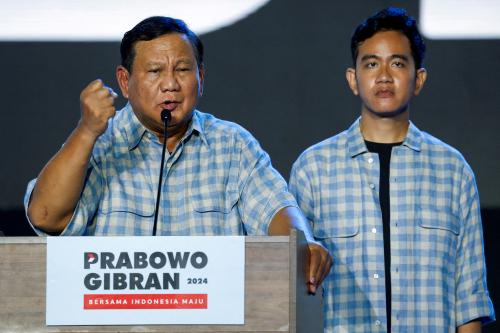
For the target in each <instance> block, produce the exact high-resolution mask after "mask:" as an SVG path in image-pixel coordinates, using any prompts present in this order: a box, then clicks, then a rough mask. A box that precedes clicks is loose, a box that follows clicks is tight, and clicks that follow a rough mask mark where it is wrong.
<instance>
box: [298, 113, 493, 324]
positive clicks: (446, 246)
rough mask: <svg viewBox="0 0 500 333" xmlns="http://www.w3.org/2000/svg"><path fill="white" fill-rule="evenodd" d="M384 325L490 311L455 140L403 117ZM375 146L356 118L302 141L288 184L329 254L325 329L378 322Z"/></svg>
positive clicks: (381, 304)
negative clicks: (308, 143)
mask: <svg viewBox="0 0 500 333" xmlns="http://www.w3.org/2000/svg"><path fill="white" fill-rule="evenodd" d="M390 167H391V168H390V179H389V183H390V198H391V200H390V204H391V207H390V214H391V216H390V242H391V243H390V248H391V267H390V272H391V286H392V317H391V321H392V332H427V333H430V332H439V333H442V332H450V333H452V332H453V333H455V327H456V326H459V325H462V324H464V323H466V322H468V321H470V320H473V319H477V318H479V317H484V318H483V320H484V321H491V320H494V310H493V306H492V303H491V300H490V298H489V295H488V290H487V286H486V270H485V262H484V253H483V238H482V227H481V217H480V208H479V198H478V192H477V188H476V184H475V180H474V175H473V173H472V171H471V169H470V167H469V165H468V164H467V163H466V162H465V160H464V158H463V157H462V156H461V155H460V153H459V152H457V151H456V150H455V149H453V148H451V147H449V146H448V145H446V144H444V143H443V142H441V141H439V140H437V139H436V138H434V137H432V136H430V135H429V134H427V133H424V132H421V131H419V130H418V129H417V128H416V127H415V126H414V125H413V124H410V126H409V130H408V135H407V137H406V139H405V141H404V143H403V145H401V146H396V147H394V148H393V151H392V157H391V165H390ZM379 173H380V170H379V163H378V154H377V153H370V152H368V151H367V148H366V146H365V143H364V140H363V136H362V135H361V132H360V129H359V119H358V120H357V121H356V122H355V123H354V124H353V125H352V126H351V127H350V128H349V129H348V130H347V131H345V132H343V133H340V134H339V135H337V136H334V137H332V138H329V139H327V140H325V141H323V142H320V143H318V144H316V145H314V146H313V147H311V148H309V149H307V150H306V151H305V152H304V153H303V154H302V155H301V156H300V157H299V158H298V160H297V161H296V162H295V164H294V166H293V169H292V174H291V180H290V191H291V192H292V193H293V194H294V195H295V196H296V199H297V201H298V203H299V206H300V208H301V209H302V210H303V211H304V214H305V215H306V217H307V219H308V220H309V221H310V223H311V225H312V227H313V232H314V236H315V237H316V239H317V240H319V241H321V242H322V243H323V244H324V245H325V246H326V247H327V248H328V249H329V251H330V253H331V254H332V256H333V259H334V263H333V267H332V270H331V273H330V275H329V276H328V278H327V279H326V281H325V283H324V296H325V300H324V313H325V332H350V333H351V332H363V333H364V332H384V331H386V330H387V316H386V310H385V309H386V298H385V281H384V279H385V276H384V274H385V273H384V240H383V234H382V215H381V211H380V204H379V197H378V196H379V191H378V184H379V176H380V175H379Z"/></svg>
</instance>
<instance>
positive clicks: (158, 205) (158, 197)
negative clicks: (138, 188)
mask: <svg viewBox="0 0 500 333" xmlns="http://www.w3.org/2000/svg"><path fill="white" fill-rule="evenodd" d="M167 122H168V119H164V120H163V124H164V126H163V149H162V151H161V165H160V176H159V180H158V193H157V195H156V208H155V219H154V224H153V236H156V226H157V225H158V211H159V207H160V196H161V183H162V179H163V167H164V165H165V152H166V150H167Z"/></svg>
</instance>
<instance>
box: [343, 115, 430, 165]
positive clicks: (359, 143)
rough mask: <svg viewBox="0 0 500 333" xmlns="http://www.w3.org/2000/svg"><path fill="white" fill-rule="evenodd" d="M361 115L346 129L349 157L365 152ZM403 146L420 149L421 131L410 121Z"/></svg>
mask: <svg viewBox="0 0 500 333" xmlns="http://www.w3.org/2000/svg"><path fill="white" fill-rule="evenodd" d="M360 122H361V117H359V118H358V119H356V121H355V122H354V123H353V124H352V125H351V126H350V127H349V128H348V129H347V148H348V150H349V153H350V155H351V157H355V156H357V155H359V154H362V153H366V152H367V151H368V149H367V148H366V144H365V139H364V138H363V134H362V133H361V127H360ZM403 146H406V147H408V148H410V149H413V150H415V151H420V150H421V146H422V132H421V131H420V130H419V129H418V128H417V126H415V125H414V124H413V123H412V122H411V121H410V125H409V127H408V133H407V134H406V138H405V140H404V141H403Z"/></svg>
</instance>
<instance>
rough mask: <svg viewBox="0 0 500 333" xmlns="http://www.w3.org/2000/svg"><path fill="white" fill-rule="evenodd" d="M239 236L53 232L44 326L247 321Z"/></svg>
mask: <svg viewBox="0 0 500 333" xmlns="http://www.w3.org/2000/svg"><path fill="white" fill-rule="evenodd" d="M244 268H245V240H244V237H238V236H189V237H188V236H177V237H49V238H48V239H47V300H46V324H47V325H138V324H141V325H146V324H244V288H245V282H244V276H245V272H244Z"/></svg>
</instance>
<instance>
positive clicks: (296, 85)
mask: <svg viewBox="0 0 500 333" xmlns="http://www.w3.org/2000/svg"><path fill="white" fill-rule="evenodd" d="M388 5H400V6H403V7H405V8H406V9H408V11H409V12H410V14H412V15H413V16H415V17H417V19H418V15H419V3H418V1H416V0H414V1H382V0H380V1H374V0H372V1H361V0H350V1H343V2H338V1H327V0H325V1H315V2H307V1H300V0H271V1H270V3H269V4H267V5H266V6H264V7H263V8H262V9H261V10H259V11H258V12H256V13H254V14H252V15H251V16H249V17H247V18H246V19H244V20H242V21H240V22H238V23H236V24H234V25H232V26H229V27H226V28H224V29H221V30H218V31H215V32H212V33H209V34H206V35H203V36H202V40H203V41H204V43H205V47H206V69H207V73H206V81H205V92H204V97H203V99H202V101H201V103H200V106H199V108H200V109H201V110H202V111H205V112H210V113H213V114H214V115H216V116H218V117H220V118H224V119H228V120H232V121H236V122H238V123H239V124H241V125H243V126H244V127H246V128H247V129H248V130H250V132H252V133H253V134H254V135H255V137H257V139H258V140H259V141H260V142H261V144H262V146H263V147H264V148H265V149H266V150H267V151H268V152H269V154H270V155H271V157H272V159H273V163H274V165H275V167H276V168H277V169H278V170H279V171H280V172H281V173H282V174H283V175H284V176H285V177H286V178H287V177H288V174H289V171H290V168H291V164H292V163H293V161H294V160H295V159H296V158H297V156H298V155H299V154H300V152H301V151H303V150H304V149H305V148H306V147H308V146H310V145H311V144H313V143H316V142H318V141H320V140H322V139H324V138H326V137H328V136H331V135H333V134H335V133H337V132H339V131H341V130H343V129H345V128H346V127H347V126H348V125H349V124H350V123H351V122H352V121H353V120H354V119H355V118H356V117H357V116H358V114H359V109H360V106H359V101H358V99H357V98H356V97H354V96H352V94H351V92H350V91H349V89H348V87H347V84H346V82H345V78H344V72H345V68H346V67H347V66H349V65H350V63H351V61H350V53H349V52H350V50H349V38H350V35H351V32H352V29H353V28H354V27H355V26H356V25H357V24H358V23H359V22H360V21H361V20H362V19H364V18H365V17H366V16H368V15H370V14H372V13H373V12H375V11H377V10H379V9H381V8H383V7H386V6H388ZM166 14H167V15H168V13H166ZM457 24H458V23H457ZM426 43H427V47H428V52H427V59H426V61H425V66H426V67H427V70H428V72H429V77H428V81H427V83H426V86H425V88H424V90H423V92H422V94H421V95H420V96H419V97H418V98H416V99H415V100H414V102H413V104H412V107H411V118H412V120H413V121H414V122H415V123H416V124H417V126H419V127H420V128H422V129H424V130H426V131H428V132H430V133H431V134H433V135H435V136H437V137H439V138H441V139H442V140H444V141H445V142H447V143H449V144H451V145H452V146H454V147H456V148H458V149H459V150H460V151H461V152H462V153H463V154H464V156H465V157H466V159H467V160H468V162H469V163H470V164H471V166H472V168H473V169H474V171H475V173H476V177H477V182H478V187H479V191H480V193H481V204H482V207H483V220H484V221H483V224H484V230H485V242H486V256H487V261H488V268H489V285H490V291H491V293H492V294H493V298H494V299H495V300H497V299H498V301H496V303H499V302H500V297H498V296H497V295H498V293H500V282H498V278H496V279H495V276H498V275H499V274H498V273H500V272H499V271H498V270H499V268H498V259H499V257H500V255H499V253H500V252H499V251H498V245H497V242H496V239H498V236H500V227H499V225H498V222H499V219H500V190H499V188H500V140H499V125H498V120H499V119H500V116H499V115H498V112H499V111H500V110H499V104H500V103H499V102H500V90H499V86H498V84H497V80H498V77H500V41H499V40H427V41H426ZM0 61H1V64H2V80H1V81H0V96H1V103H2V112H1V121H0V127H1V129H0V139H1V142H2V143H3V147H2V148H3V151H4V152H3V154H2V156H3V158H2V162H1V163H0V230H2V231H3V233H4V234H6V235H29V234H31V230H30V229H29V227H28V226H27V224H26V221H25V219H24V215H23V212H22V197H23V193H24V190H25V185H26V183H27V182H28V181H29V179H31V178H33V177H35V176H36V175H37V173H38V172H39V171H40V169H41V168H42V167H43V165H44V163H45V162H46V161H47V160H48V159H49V158H50V157H51V156H52V155H53V154H54V153H55V152H56V151H57V149H58V148H59V147H60V145H61V144H62V143H63V142H64V140H65V138H66V137H67V136H68V134H69V133H70V131H71V130H72V128H73V127H74V126H75V125H76V122H77V121H78V118H79V100H78V98H79V93H80V91H81V90H82V89H83V87H85V86H86V85H87V83H88V82H90V81H92V80H94V79H95V78H101V79H102V80H103V81H105V82H106V83H107V84H108V85H110V86H111V87H113V88H114V89H115V90H116V91H119V90H118V87H117V85H116V82H115V78H114V69H115V67H116V64H117V63H118V62H119V43H111V42H100V43H97V42H96V43H49V42H45V43H42V42H36V43H35V42H30V43H28V42H23V43H14V42H8V43H6V42H4V43H0ZM123 103H124V100H123V99H120V100H119V102H118V104H119V105H120V106H121V105H123ZM497 312H498V311H497ZM496 327H497V326H494V325H492V326H490V327H489V328H488V331H490V332H493V331H495V330H496Z"/></svg>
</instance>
